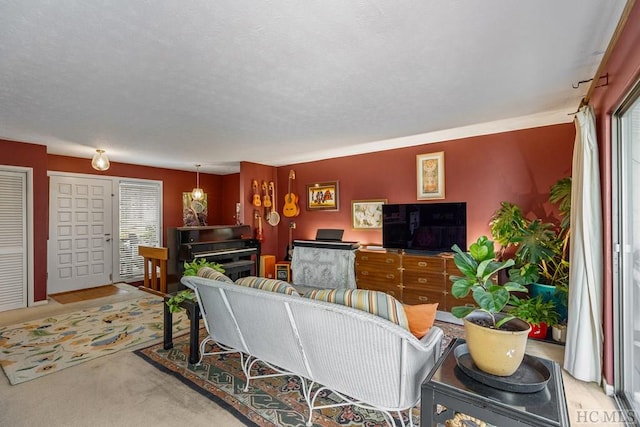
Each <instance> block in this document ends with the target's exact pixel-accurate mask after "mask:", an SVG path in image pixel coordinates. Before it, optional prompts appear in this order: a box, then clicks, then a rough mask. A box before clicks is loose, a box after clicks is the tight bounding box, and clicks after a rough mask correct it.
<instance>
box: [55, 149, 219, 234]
mask: <svg viewBox="0 0 640 427" xmlns="http://www.w3.org/2000/svg"><path fill="white" fill-rule="evenodd" d="M48 158H49V164H48V167H49V170H51V171H61V172H72V173H82V174H91V175H102V176H115V177H127V178H138V179H153V180H157V181H162V198H163V210H162V217H163V218H162V229H163V239H164V240H163V241H164V242H165V243H166V241H167V240H166V239H167V234H166V230H167V227H181V226H182V225H183V222H182V193H183V192H190V191H191V190H192V189H193V187H195V186H196V172H195V170H194V171H193V172H185V171H179V170H173V169H163V168H155V167H150V166H138V165H131V164H126V163H119V162H114V161H111V167H110V168H109V170H107V171H104V172H99V171H96V170H95V169H93V168H92V167H91V162H90V159H82V158H78V157H68V156H59V155H54V154H50V155H49V156H48ZM194 169H195V167H194ZM200 187H202V189H203V190H204V192H205V193H207V202H208V212H209V221H208V223H209V224H210V225H217V224H219V223H220V221H221V213H222V210H221V206H222V200H223V196H222V177H221V176H220V175H212V174H205V173H200Z"/></svg>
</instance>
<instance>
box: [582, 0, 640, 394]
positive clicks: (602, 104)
mask: <svg viewBox="0 0 640 427" xmlns="http://www.w3.org/2000/svg"><path fill="white" fill-rule="evenodd" d="M639 45H640V2H636V4H635V6H634V7H633V9H632V11H631V14H630V15H629V18H628V21H627V23H626V25H625V28H624V30H623V31H622V33H621V34H620V38H619V39H618V42H617V43H616V46H615V49H614V50H613V53H612V54H611V57H610V58H609V61H608V63H607V67H606V69H605V70H604V74H607V73H608V74H609V82H608V85H607V86H602V87H599V88H597V89H595V90H594V92H593V95H592V97H591V101H590V104H591V105H592V106H593V108H594V110H595V113H596V123H597V131H598V145H599V147H600V171H601V183H602V204H603V224H604V278H603V289H604V325H603V326H604V377H605V380H606V381H607V383H609V384H613V382H614V352H613V351H614V347H613V345H614V338H615V332H614V329H613V316H614V315H617V314H618V313H614V301H613V261H612V260H613V255H612V253H611V247H612V242H613V238H612V229H611V226H612V215H611V204H612V197H611V191H612V189H611V186H612V177H611V161H612V157H611V152H612V147H611V144H612V138H611V130H612V125H611V119H612V114H613V113H614V112H615V110H616V108H618V106H619V104H620V103H621V102H622V101H623V99H624V96H625V95H626V94H627V93H629V91H630V90H631V89H632V87H633V86H634V84H635V83H636V82H638V81H639V80H640V49H638V46H639Z"/></svg>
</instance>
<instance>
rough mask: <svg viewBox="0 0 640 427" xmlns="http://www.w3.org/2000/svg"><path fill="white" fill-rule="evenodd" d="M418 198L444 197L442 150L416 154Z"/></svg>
mask: <svg viewBox="0 0 640 427" xmlns="http://www.w3.org/2000/svg"><path fill="white" fill-rule="evenodd" d="M416 169H417V174H418V200H429V199H444V151H440V152H437V153H429V154H418V155H417V156H416Z"/></svg>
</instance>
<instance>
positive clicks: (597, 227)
mask: <svg viewBox="0 0 640 427" xmlns="http://www.w3.org/2000/svg"><path fill="white" fill-rule="evenodd" d="M575 123H576V141H575V145H574V148H573V171H572V187H571V240H570V245H571V246H570V254H569V261H570V264H571V268H570V274H569V317H568V323H567V343H566V348H565V355H564V368H565V369H566V370H567V371H568V372H569V373H570V374H571V375H573V376H574V377H575V378H577V379H579V380H582V381H594V382H597V383H600V381H601V378H602V337H603V332H602V262H603V255H602V211H601V209H602V204H601V201H600V172H599V164H598V144H597V140H596V129H595V117H594V113H593V108H592V107H591V106H585V107H582V108H581V109H580V111H579V112H578V114H577V116H576V120H575Z"/></svg>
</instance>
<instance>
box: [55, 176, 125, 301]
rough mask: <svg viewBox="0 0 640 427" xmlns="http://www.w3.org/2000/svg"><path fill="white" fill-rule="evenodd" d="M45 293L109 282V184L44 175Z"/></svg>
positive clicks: (109, 180)
mask: <svg viewBox="0 0 640 427" xmlns="http://www.w3.org/2000/svg"><path fill="white" fill-rule="evenodd" d="M49 178H50V181H49V188H50V190H49V193H50V198H49V241H48V242H49V247H48V256H47V258H48V259H47V263H48V266H47V267H48V269H47V271H48V281H47V293H49V294H55V293H60V292H67V291H74V290H79V289H87V288H93V287H96V286H101V285H106V284H110V283H111V282H112V268H113V267H112V265H113V263H112V246H111V244H112V241H111V240H112V238H111V228H112V193H113V191H112V180H111V179H100V178H89V177H86V176H72V175H55V174H50V177H49Z"/></svg>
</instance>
